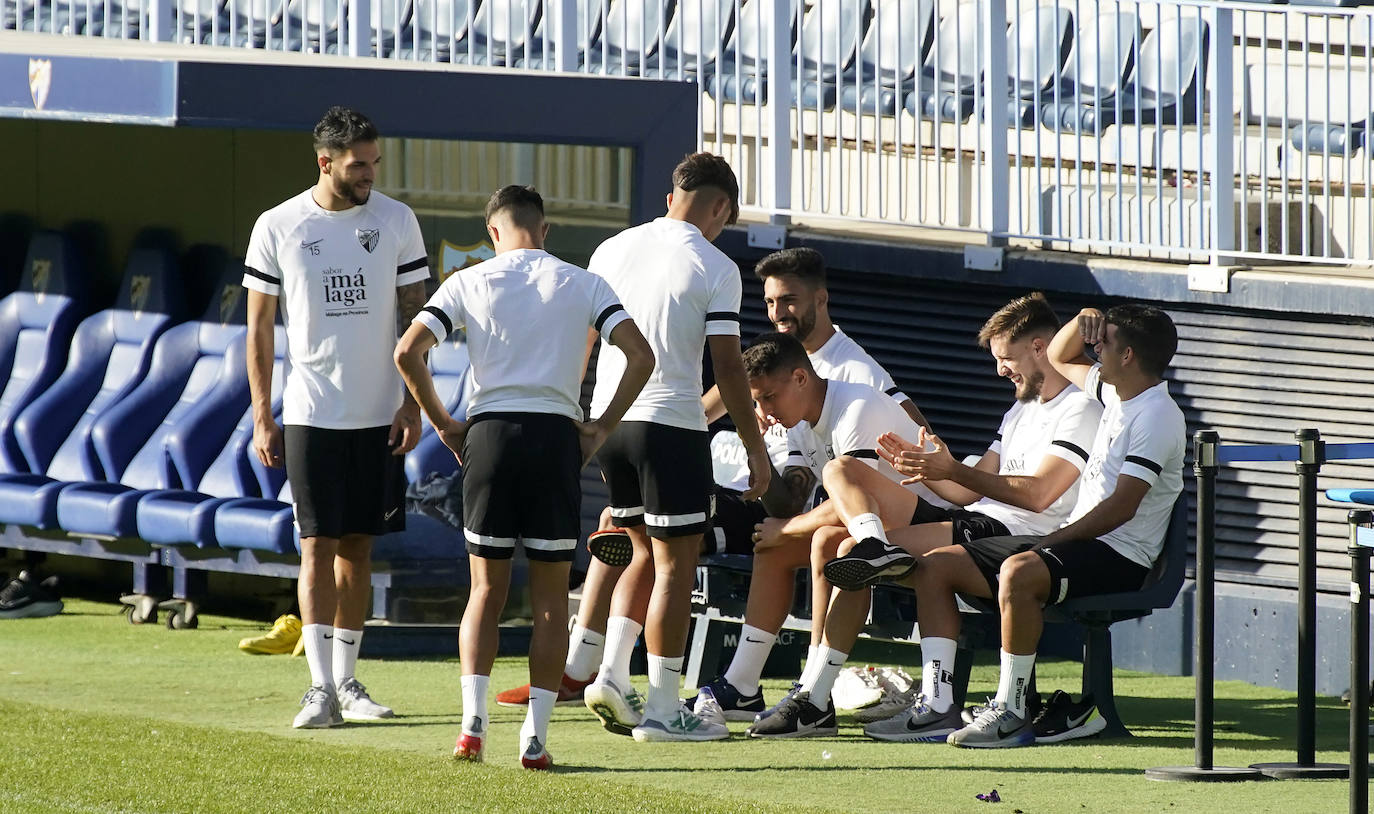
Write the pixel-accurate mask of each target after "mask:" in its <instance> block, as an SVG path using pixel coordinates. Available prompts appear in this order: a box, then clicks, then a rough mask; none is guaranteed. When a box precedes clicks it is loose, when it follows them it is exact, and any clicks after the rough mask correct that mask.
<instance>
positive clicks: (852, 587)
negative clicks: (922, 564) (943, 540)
mask: <svg viewBox="0 0 1374 814" xmlns="http://www.w3.org/2000/svg"><path fill="white" fill-rule="evenodd" d="M914 570H916V558H915V557H913V556H911V553H910V552H908V551H907V550H906V549H903V548H899V547H898V546H895V545H892V544H891V543H884V542H883V541H882V540H879V539H878V538H876V537H865V538H864V539H862V540H860V541H859V542H858V543H856V544H855V545H854V547H853V548H851V549H850V550H849V553H848V554H845V555H844V556H841V557H836V558H835V559H833V560H831V561H830V562H828V563H826V564H825V578H826V579H828V580H830V582H831V583H833V584H834V586H835V587H836V588H839V589H840V590H843V591H859V590H862V589H864V588H867V587H868V586H870V585H872V584H873V583H875V582H877V581H878V580H882V579H902V578H903V577H905V576H906V575H908V574H910V573H911V572H912V571H914Z"/></svg>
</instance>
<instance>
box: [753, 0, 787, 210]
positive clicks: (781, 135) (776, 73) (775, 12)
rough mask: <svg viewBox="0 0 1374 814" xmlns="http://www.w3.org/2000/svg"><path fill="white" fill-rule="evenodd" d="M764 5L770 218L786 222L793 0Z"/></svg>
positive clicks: (773, 0)
mask: <svg viewBox="0 0 1374 814" xmlns="http://www.w3.org/2000/svg"><path fill="white" fill-rule="evenodd" d="M764 8H765V9H766V11H765V14H767V16H768V19H769V20H770V21H771V23H770V24H771V25H772V28H771V29H770V33H771V36H770V37H769V38H768V106H769V111H770V113H771V116H770V118H769V128H768V151H769V153H770V154H771V155H772V159H773V161H772V167H773V194H772V195H771V196H770V197H771V200H770V201H769V207H770V208H771V209H772V210H773V211H772V217H771V218H770V220H771V221H772V222H773V223H787V222H788V219H789V218H788V216H787V215H786V214H785V213H786V212H787V210H789V209H791V208H792V4H791V3H789V2H788V0H768V2H767V3H766V4H765V6H764ZM760 135H762V134H760Z"/></svg>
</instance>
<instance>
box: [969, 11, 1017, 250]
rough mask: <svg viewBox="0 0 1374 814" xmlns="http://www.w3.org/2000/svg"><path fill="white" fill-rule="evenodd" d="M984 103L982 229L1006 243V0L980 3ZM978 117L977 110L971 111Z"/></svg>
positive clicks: (994, 241)
mask: <svg viewBox="0 0 1374 814" xmlns="http://www.w3.org/2000/svg"><path fill="white" fill-rule="evenodd" d="M982 23H983V25H982V28H983V36H982V47H983V55H984V56H983V59H984V62H983V106H984V107H985V108H986V111H987V113H986V115H985V116H984V118H983V125H982V127H981V128H979V129H980V131H981V133H982V136H981V138H980V142H981V148H982V152H983V171H984V172H985V173H987V183H986V184H985V185H984V187H983V192H982V195H983V205H982V213H981V215H982V220H983V222H982V224H981V226H982V228H983V229H984V230H985V231H986V232H987V233H988V243H989V245H993V246H1001V245H1005V243H1006V235H1007V233H1008V226H1009V224H1010V221H1011V218H1010V209H1011V184H1010V177H1011V176H1010V170H1009V169H1008V167H1007V100H1008V99H1010V98H1011V82H1010V81H1009V79H1008V76H1007V56H1008V54H1007V0H984V2H983V20H982ZM973 120H974V121H977V120H978V111H976V110H975V111H973Z"/></svg>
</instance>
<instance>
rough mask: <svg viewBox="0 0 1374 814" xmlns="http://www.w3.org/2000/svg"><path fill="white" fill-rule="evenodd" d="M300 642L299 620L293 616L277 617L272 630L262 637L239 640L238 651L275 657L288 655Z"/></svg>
mask: <svg viewBox="0 0 1374 814" xmlns="http://www.w3.org/2000/svg"><path fill="white" fill-rule="evenodd" d="M300 640H301V620H300V617H298V616H296V615H294V614H290V613H288V614H286V615H285V616H278V617H277V621H276V622H274V623H273V624H272V629H271V630H269V631H267V633H265V634H263V635H262V636H249V637H248V638H246V639H240V640H239V649H240V650H242V651H243V652H245V653H251V654H253V655H257V656H276V655H283V654H286V653H290V652H291V651H292V650H294V649H295V648H296V645H297V643H298V642H299V641H300Z"/></svg>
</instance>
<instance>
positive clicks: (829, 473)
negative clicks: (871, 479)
mask: <svg viewBox="0 0 1374 814" xmlns="http://www.w3.org/2000/svg"><path fill="white" fill-rule="evenodd" d="M871 468H872V467H870V466H869V465H868V464H866V463H864V462H863V461H860V460H859V459H858V458H853V457H850V456H849V455H841V456H839V457H838V458H835V459H833V460H830V461H827V462H826V464H825V468H824V469H822V470H821V482H822V483H824V484H826V485H827V486H829V484H832V483H852V482H853V481H854V479H855V473H856V472H858V471H859V470H862V469H871Z"/></svg>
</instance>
